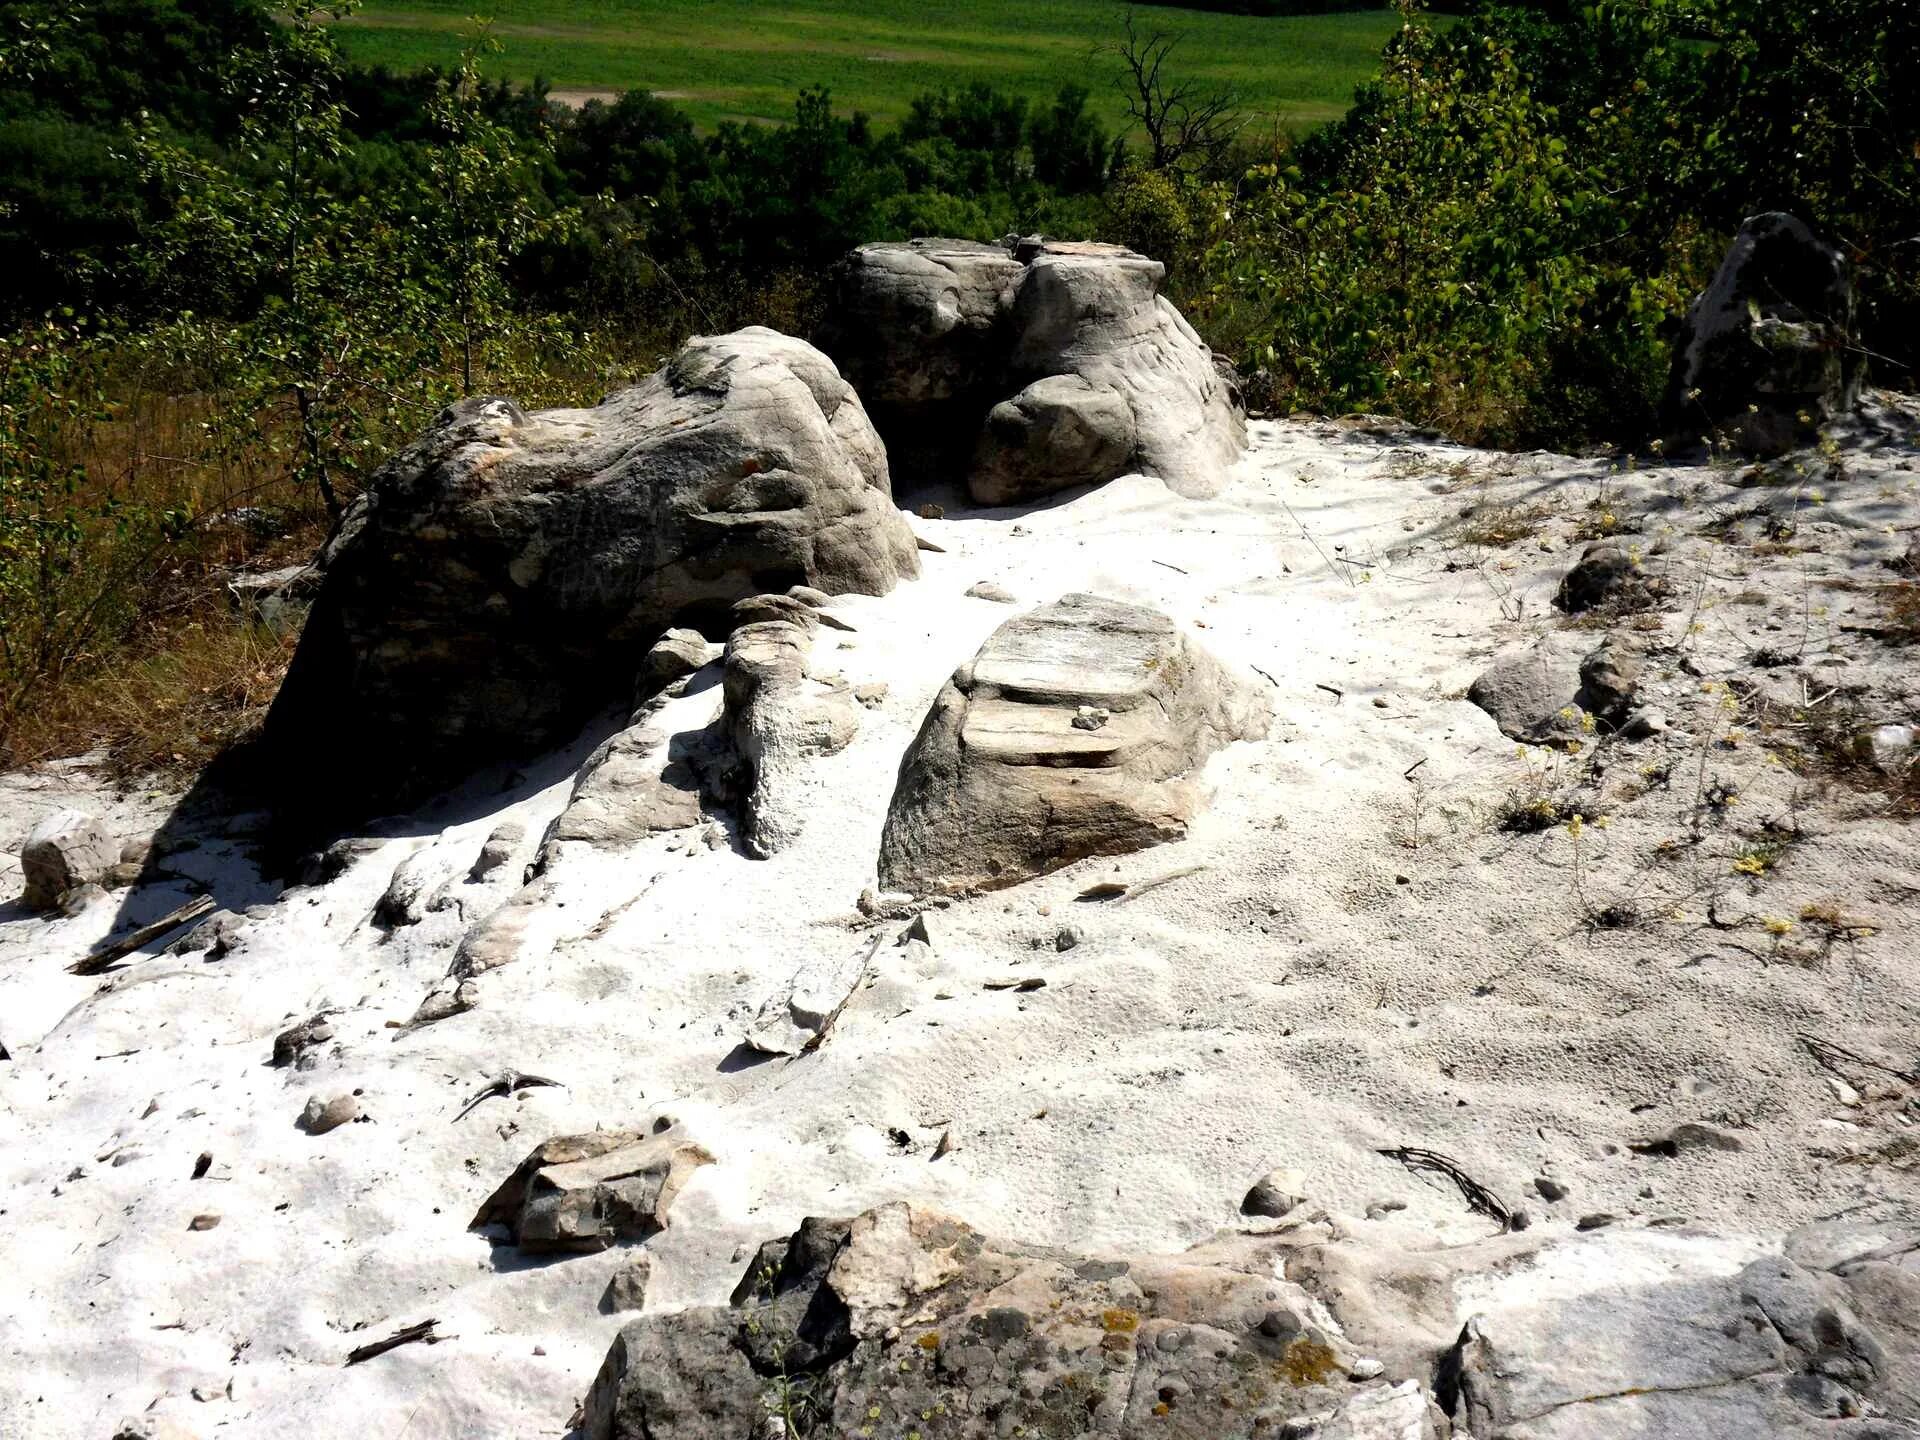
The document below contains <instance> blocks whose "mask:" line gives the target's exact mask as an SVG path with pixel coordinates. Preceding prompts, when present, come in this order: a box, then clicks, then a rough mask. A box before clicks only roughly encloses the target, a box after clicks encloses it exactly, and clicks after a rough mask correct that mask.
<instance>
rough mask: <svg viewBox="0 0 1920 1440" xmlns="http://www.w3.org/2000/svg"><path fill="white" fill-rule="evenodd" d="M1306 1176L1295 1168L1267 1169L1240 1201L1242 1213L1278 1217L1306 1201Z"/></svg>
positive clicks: (1270, 1217)
mask: <svg viewBox="0 0 1920 1440" xmlns="http://www.w3.org/2000/svg"><path fill="white" fill-rule="evenodd" d="M1305 1192H1306V1177H1305V1176H1304V1175H1302V1174H1301V1173H1300V1172H1299V1171H1297V1170H1285V1169H1280V1170H1269V1171H1268V1172H1267V1173H1266V1174H1265V1175H1262V1176H1261V1177H1260V1178H1259V1179H1258V1180H1256V1181H1255V1182H1254V1185H1253V1188H1252V1189H1251V1190H1249V1191H1247V1195H1246V1198H1245V1199H1244V1200H1242V1201H1241V1202H1240V1213H1241V1214H1242V1215H1260V1216H1265V1217H1267V1218H1269V1219H1275V1220H1277V1219H1279V1218H1280V1217H1281V1216H1282V1215H1285V1214H1286V1213H1287V1212H1288V1211H1290V1210H1292V1209H1293V1208H1294V1207H1295V1206H1297V1205H1302V1204H1305V1203H1306V1193H1305Z"/></svg>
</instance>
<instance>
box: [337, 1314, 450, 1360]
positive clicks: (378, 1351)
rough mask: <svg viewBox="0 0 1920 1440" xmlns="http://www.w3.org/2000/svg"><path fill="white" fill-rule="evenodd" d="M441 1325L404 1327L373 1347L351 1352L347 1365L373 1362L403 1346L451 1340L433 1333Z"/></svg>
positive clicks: (427, 1323)
mask: <svg viewBox="0 0 1920 1440" xmlns="http://www.w3.org/2000/svg"><path fill="white" fill-rule="evenodd" d="M439 1323H440V1322H439V1321H438V1320H422V1321H421V1322H420V1323H419V1324H418V1325H406V1326H402V1327H401V1328H400V1329H398V1330H396V1331H394V1332H393V1334H391V1335H389V1336H387V1338H386V1339H384V1340H376V1341H374V1342H373V1343H372V1344H371V1345H362V1346H360V1347H359V1348H358V1349H357V1350H353V1351H351V1352H349V1353H348V1355H347V1364H349V1365H358V1364H359V1363H360V1362H361V1361H362V1360H371V1359H373V1357H374V1356H376V1355H384V1354H386V1353H387V1351H389V1350H398V1349H399V1348H400V1347H401V1346H402V1345H411V1344H413V1343H414V1342H415V1341H419V1342H420V1343H421V1344H424V1345H438V1344H439V1343H440V1342H441V1341H442V1340H445V1339H447V1338H449V1337H447V1336H445V1335H436V1334H434V1333H433V1327H434V1326H435V1325H438V1324H439Z"/></svg>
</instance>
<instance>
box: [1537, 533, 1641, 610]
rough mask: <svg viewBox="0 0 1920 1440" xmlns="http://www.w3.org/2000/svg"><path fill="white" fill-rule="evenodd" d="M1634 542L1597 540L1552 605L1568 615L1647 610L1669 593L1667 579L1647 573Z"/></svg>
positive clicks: (1568, 575) (1569, 574)
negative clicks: (1595, 611)
mask: <svg viewBox="0 0 1920 1440" xmlns="http://www.w3.org/2000/svg"><path fill="white" fill-rule="evenodd" d="M1640 545H1641V542H1640V541H1638V540H1635V539H1631V538H1629V539H1626V540H1596V541H1594V542H1593V543H1592V544H1591V545H1589V546H1587V548H1586V549H1584V550H1582V551H1581V552H1580V558H1579V559H1578V560H1576V561H1574V563H1573V568H1572V569H1570V570H1568V571H1567V573H1566V574H1565V575H1563V576H1561V578H1560V586H1559V588H1558V589H1557V590H1555V591H1554V595H1553V603H1554V604H1555V605H1557V606H1558V607H1559V608H1560V609H1562V610H1564V611H1566V612H1567V613H1568V614H1569V615H1577V614H1580V613H1581V612H1583V611H1587V610H1610V611H1614V612H1617V613H1624V612H1626V611H1629V610H1644V609H1646V608H1647V607H1648V606H1649V605H1652V604H1653V603H1654V602H1655V601H1656V600H1659V599H1660V598H1662V597H1663V596H1664V595H1665V594H1666V593H1667V588H1668V587H1667V582H1666V578H1665V577H1664V576H1662V575H1657V574H1654V573H1653V572H1651V571H1650V570H1648V568H1647V565H1646V560H1645V557H1644V556H1643V555H1642V554H1641V549H1640Z"/></svg>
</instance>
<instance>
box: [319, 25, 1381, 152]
mask: <svg viewBox="0 0 1920 1440" xmlns="http://www.w3.org/2000/svg"><path fill="white" fill-rule="evenodd" d="M476 11H478V12H479V13H481V14H483V15H487V16H488V17H489V18H491V19H492V20H493V22H494V33H495V34H496V35H497V36H498V37H499V39H500V40H501V41H502V43H503V44H504V45H505V46H506V50H505V53H504V54H501V55H499V56H497V57H494V59H493V60H492V61H491V62H490V66H491V68H492V69H493V71H494V72H495V73H499V74H505V75H509V76H511V77H513V78H514V79H516V80H531V79H533V78H534V77H536V76H539V77H543V78H544V79H546V80H547V81H548V82H549V83H550V84H551V85H552V86H553V88H554V90H555V91H556V92H560V93H561V95H562V97H563V98H576V99H577V98H583V92H585V93H600V92H611V91H620V90H630V89H647V90H653V91H656V92H658V93H659V94H660V95H661V96H662V97H663V98H667V99H672V100H674V101H676V102H677V103H679V104H680V105H682V106H683V107H684V108H685V109H686V110H687V111H688V112H689V113H690V114H691V115H692V116H693V118H694V120H695V121H696V123H698V124H700V125H701V126H703V127H707V126H712V125H714V124H717V123H718V122H720V121H722V120H755V121H772V120H784V119H787V118H788V117H789V116H791V115H792V113H793V99H794V95H795V94H796V93H797V92H798V91H799V90H800V89H801V88H803V87H805V86H808V85H824V86H826V87H827V88H828V89H829V90H831V91H832V92H833V100H834V105H835V108H836V109H839V110H841V111H851V110H855V109H858V110H864V111H866V112H867V113H868V114H870V115H872V116H873V117H875V118H876V119H879V120H886V121H892V120H897V119H899V118H900V116H901V115H903V114H904V113H905V111H906V108H907V102H908V101H909V100H910V99H911V98H912V97H913V96H915V95H917V94H919V93H920V92H922V91H925V90H936V89H939V88H940V87H941V86H943V85H945V86H956V85H961V84H965V83H967V82H969V81H973V80H985V81H988V82H990V83H991V84H994V85H996V86H999V87H1001V88H1003V89H1006V90H1010V91H1013V92H1015V93H1017V94H1023V95H1027V96H1030V97H1032V98H1035V99H1039V98H1042V97H1044V96H1047V95H1050V94H1052V92H1053V91H1054V89H1055V88H1056V87H1057V86H1058V85H1059V84H1060V83H1061V82H1062V81H1064V80H1074V81H1077V82H1079V83H1080V84H1082V85H1085V86H1086V87H1087V89H1088V90H1089V91H1091V92H1092V97H1093V104H1094V105H1095V107H1096V108H1097V109H1098V111H1099V113H1100V114H1101V115H1102V116H1103V117H1104V118H1105V119H1106V120H1107V121H1108V123H1109V124H1110V125H1111V126H1113V127H1114V128H1119V126H1120V124H1121V122H1122V121H1123V120H1124V118H1125V110H1124V107H1123V105H1122V102H1121V98H1120V95H1119V92H1118V91H1117V89H1116V88H1115V85H1116V82H1117V80H1118V79H1119V75H1120V63H1119V61H1118V59H1117V58H1116V57H1114V56H1113V55H1111V54H1103V53H1101V47H1102V46H1104V45H1107V44H1109V43H1111V42H1112V41H1113V40H1114V38H1115V37H1116V36H1117V35H1118V34H1119V32H1120V23H1121V15H1122V9H1121V6H1120V5H1119V4H1117V3H1115V0H969V3H957V0H571V3H570V0H492V3H490V4H489V3H487V0H370V3H369V4H368V5H367V6H366V8H365V9H364V10H362V11H360V12H359V13H358V14H356V15H355V16H354V17H353V18H352V19H351V20H350V21H348V22H347V25H346V27H345V28H344V30H343V34H342V39H343V41H344V43H345V48H346V51H347V54H348V55H349V57H350V58H352V59H353V60H355V61H358V62H360V63H363V64H368V65H373V64H384V65H388V66H393V67H396V68H403V69H411V68H414V67H417V66H422V65H429V64H440V65H446V64H449V63H451V62H452V61H453V60H454V58H455V57H456V56H457V55H458V54H459V50H460V45H461V35H462V33H463V32H464V31H465V30H467V29H468V21H467V17H468V16H470V15H472V14H474V13H475V12H476ZM1136 16H1137V18H1136V24H1137V25H1138V27H1139V28H1140V30H1141V31H1142V32H1151V31H1155V30H1160V31H1167V32H1178V33H1180V34H1181V35H1182V37H1183V38H1182V40H1181V42H1180V47H1179V49H1178V50H1177V51H1176V52H1175V57H1174V60H1173V61H1171V62H1169V67H1168V68H1169V73H1173V74H1177V75H1178V76H1181V77H1184V76H1187V75H1193V76H1196V77H1198V78H1200V79H1203V80H1205V81H1206V82H1208V83H1210V84H1219V85H1232V86H1234V87H1235V88H1236V89H1237V90H1238V91H1239V93H1240V95H1241V97H1242V100H1243V107H1244V108H1245V109H1246V110H1248V111H1249V112H1251V113H1253V114H1255V115H1257V116H1262V117H1270V119H1271V121H1273V122H1277V123H1278V124H1280V125H1282V126H1284V127H1286V128H1288V129H1290V130H1295V131H1298V130H1303V129H1307V128H1311V127H1312V126H1314V125H1316V124H1318V123H1320V122H1321V121H1324V120H1328V119H1332V118H1333V117H1335V116H1338V115H1340V114H1342V113H1343V112H1344V111H1345V110H1346V108H1347V104H1348V102H1349V100H1350V98H1351V96H1352V93H1353V87H1354V86H1355V85H1356V84H1357V83H1359V82H1360V81H1361V80H1364V79H1365V78H1366V77H1367V76H1369V75H1371V74H1372V73H1373V72H1374V69H1375V63H1376V61H1377V59H1378V56H1379V53H1380V47H1381V45H1382V44H1383V43H1384V42H1385V40H1386V38H1387V36H1388V35H1389V34H1391V33H1392V31H1393V28H1394V26H1395V24H1396V23H1397V20H1396V17H1395V16H1394V15H1393V14H1392V13H1391V12H1389V11H1368V12H1363V13H1358V14H1344V15H1309V16H1300V17H1290V18H1273V19H1261V18H1255V17H1250V16H1240V15H1218V14H1211V13H1208V12H1205V11H1199V10H1179V9H1168V8H1161V7H1157V6H1156V7H1141V8H1140V9H1139V10H1138V11H1137V12H1136Z"/></svg>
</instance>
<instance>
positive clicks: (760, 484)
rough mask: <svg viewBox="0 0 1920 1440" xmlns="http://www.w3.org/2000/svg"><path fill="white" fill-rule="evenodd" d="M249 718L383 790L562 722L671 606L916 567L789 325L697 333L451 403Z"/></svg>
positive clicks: (589, 708) (302, 778)
mask: <svg viewBox="0 0 1920 1440" xmlns="http://www.w3.org/2000/svg"><path fill="white" fill-rule="evenodd" d="M323 561H324V565H325V570H326V579H325V582H324V585H323V587H322V589H321V593H320V596H319V598H318V600H317V601H316V602H315V606H314V611H313V615H312V617H311V619H310V620H309V621H308V624H307V628H306V632H305V634H304V635H303V637H302V639H301V644H300V649H299V652H298V654H297V655H296V656H295V659H294V663H293V668H292V670H291V671H290V672H289V674H288V676H287V682H286V684H285V686H284V687H283V688H282V690H281V692H280V696H279V698H278V700H277V701H276V702H275V704H274V708H273V711H272V713H271V715H270V716H269V718H268V723H267V730H266V738H267V741H268V744H269V746H270V748H271V750H272V752H273V754H274V755H275V757H276V758H277V759H278V760H279V761H280V762H281V763H282V765H283V766H284V768H285V773H286V774H287V776H288V778H290V779H291V780H293V781H295V782H297V783H298V784H299V785H300V786H301V787H302V788H304V789H305V790H306V791H307V793H308V794H309V796H311V797H312V798H313V799H314V800H315V801H316V802H317V803H320V804H323V805H325V804H328V803H332V804H334V805H336V806H338V807H339V808H340V809H342V810H345V809H349V808H360V809H367V808H372V807H376V806H391V805H393V804H395V803H397V802H400V801H402V800H406V799H410V798H413V797H415V796H417V795H418V794H420V793H422V792H423V791H425V790H427V789H428V788H430V787H433V786H436V785H440V784H443V783H445V782H448V781H451V780H453V779H455V778H457V777H459V776H460V775H462V774H463V773H464V772H465V771H466V770H468V769H469V768H471V767H472V766H473V765H474V764H475V763H476V762H481V761H486V760H490V759H494V758H498V757H501V756H505V755H514V754H522V753H525V752H527V751H529V750H532V749H535V748H537V747H539V746H541V745H545V744H549V743H552V742H554V741H557V740H559V739H561V738H563V737H566V736H569V735H570V734H571V733H572V732H573V730H574V729H575V728H576V727H577V726H578V725H579V724H580V723H581V721H582V720H583V719H584V718H585V717H586V716H587V715H589V714H591V713H592V712H593V710H594V709H596V708H597V707H598V706H599V705H601V704H603V703H605V702H606V701H608V700H609V699H611V698H614V697H616V696H619V695H621V694H622V692H624V691H625V690H626V688H627V687H628V686H629V685H631V683H632V679H633V676H634V674H635V673H636V670H637V669H638V667H639V663H640V661H641V659H642V657H643V656H644V655H645V654H646V651H647V648H648V647H649V646H650V645H651V644H653V642H654V641H655V640H656V639H657V638H658V637H659V636H660V634H661V633H662V631H663V630H665V629H666V628H667V627H668V626H669V625H671V624H673V623H674V622H675V621H677V620H678V621H687V622H691V623H696V624H701V623H705V624H707V625H712V624H714V623H715V622H716V621H720V620H721V617H724V616H725V615H726V612H727V608H728V607H729V606H731V605H732V604H733V602H734V601H736V600H739V599H741V598H742V597H744V596H748V595H754V594H759V593H761V592H764V591H768V590H781V589H785V588H786V587H788V586H790V585H793V584H796V583H805V584H807V585H810V586H814V587H817V588H818V589H819V590H822V591H826V592H829V593H839V592H844V591H860V592H864V593H869V594H882V593H885V592H886V591H887V590H889V589H891V588H892V586H893V585H894V583H895V582H896V581H897V580H898V579H899V578H900V577H901V576H903V575H912V574H914V573H916V570H917V557H916V554H915V546H914V541H913V536H912V533H911V532H910V531H909V530H908V528H907V526H906V523H905V521H904V520H903V519H902V518H901V516H900V514H899V512H898V511H897V510H896V509H895V508H894V505H893V501H892V494H891V490H890V488H889V483H888V476H887V462H886V454H885V451H884V449H883V447H882V446H881V443H880V440H879V437H878V435H876V434H875V432H874V430H873V427H872V425H871V424H870V423H869V422H868V420H867V416H866V412H865V410H864V409H862V407H861V404H860V400H859V398H858V397H857V396H856V395H855V394H854V392H853V390H852V388H851V387H850V386H849V385H848V384H847V383H846V382H845V381H844V380H842V379H841V378H840V375H839V373H838V372H837V371H836V370H835V369H834V367H833V364H832V363H831V362H830V361H829V360H828V359H827V358H826V357H825V356H824V355H822V354H821V353H820V352H819V351H817V350H815V349H813V348H812V347H811V346H809V345H807V344H806V343H804V342H803V341H799V340H795V339H792V338H790V337H788V336H785V335H780V334H776V333H775V332H773V331H771V330H764V329H758V328H754V329H748V330H741V331H736V332H735V333H733V334H731V335H723V336H718V337H710V338H704V339H698V340H694V341H692V342H690V343H689V344H688V345H687V346H686V347H685V348H684V349H682V350H681V351H680V352H679V354H677V355H676V356H674V358H673V359H672V361H670V362H669V363H668V364H667V365H666V366H665V368H663V369H662V370H660V371H659V372H658V373H656V374H654V375H653V376H651V377H650V378H648V379H647V380H646V381H645V382H643V383H642V384H640V385H637V386H635V387H633V388H632V389H629V390H622V391H620V392H618V393H617V394H614V395H612V396H610V397H609V398H608V399H607V400H605V401H604V402H602V403H601V404H600V405H598V406H595V407H594V408H592V409H589V410H548V411H539V412H535V413H533V414H527V413H525V412H523V411H521V410H520V409H519V407H518V406H516V405H514V404H513V403H512V402H511V401H509V400H501V399H474V400H468V401H463V402H461V403H460V404H458V405H455V406H453V407H451V408H450V409H448V410H447V411H446V412H444V413H443V414H442V415H441V417H440V419H439V421H438V422H437V423H436V425H435V426H434V428H433V429H432V430H431V431H430V432H429V433H428V434H427V435H426V436H425V437H424V438H423V439H422V440H420V441H419V442H418V443H417V444H415V445H414V446H412V447H411V448H409V449H408V450H406V451H404V452H402V453H401V454H400V455H398V456H396V457H395V458H394V459H392V460H391V461H389V462H388V463H387V464H386V465H385V466H384V467H382V469H381V470H380V471H379V473H378V474H376V475H375V477H374V479H373V481H372V483H371V484H370V485H369V487H368V489H367V491H366V493H365V494H364V495H362V496H361V497H360V499H359V500H358V501H356V502H355V504H354V506H353V507H352V509H351V510H350V511H349V512H348V514H347V516H346V518H345V520H344V521H343V522H342V523H341V526H340V528H339V530H338V531H337V532H336V534H335V535H334V536H333V538H332V539H331V540H330V541H329V542H328V545H327V547H326V551H325V554H324V556H323Z"/></svg>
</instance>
